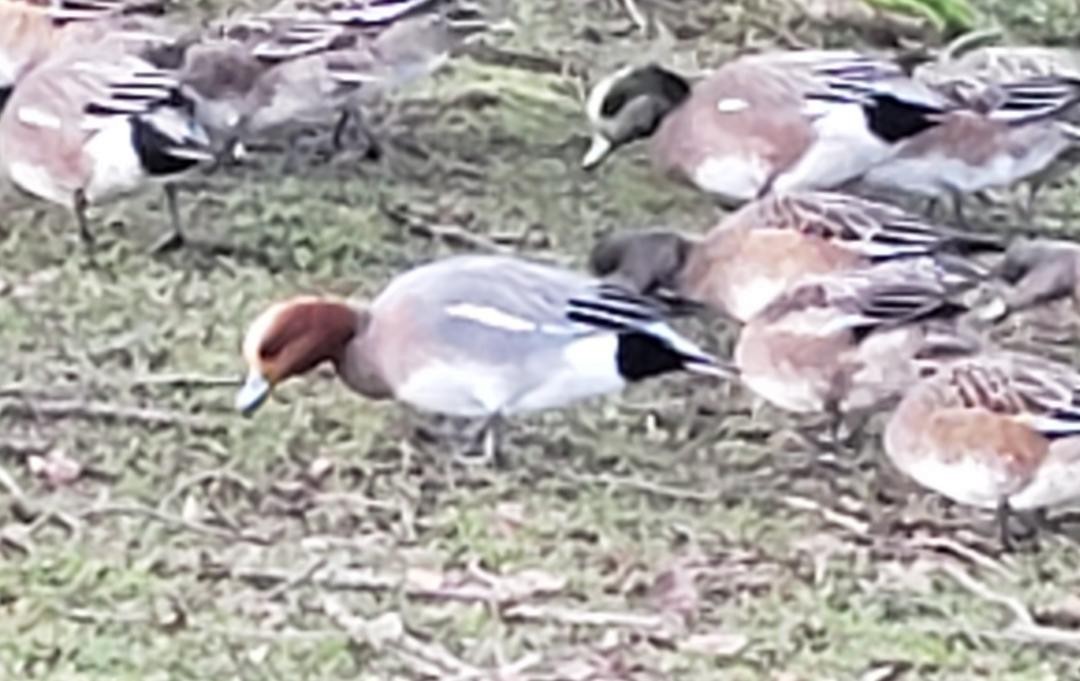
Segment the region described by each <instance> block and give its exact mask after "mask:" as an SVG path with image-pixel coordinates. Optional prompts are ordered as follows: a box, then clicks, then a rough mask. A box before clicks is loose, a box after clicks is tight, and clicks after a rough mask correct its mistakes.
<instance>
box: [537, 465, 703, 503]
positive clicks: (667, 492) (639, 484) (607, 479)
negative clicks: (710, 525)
mask: <svg viewBox="0 0 1080 681" xmlns="http://www.w3.org/2000/svg"><path fill="white" fill-rule="evenodd" d="M557 475H559V477H561V478H563V479H564V480H567V481H569V482H573V483H578V484H584V485H607V486H610V487H623V488H626V489H630V490H634V491H637V492H642V493H644V494H649V495H652V496H657V497H663V498H666V499H675V500H678V501H692V502H695V503H699V504H714V503H716V502H717V501H719V500H720V496H719V495H717V494H707V493H705V492H698V491H695V490H689V489H679V488H678V487H669V486H667V485H662V484H660V483H656V482H650V481H649V480H642V479H639V478H624V477H620V476H617V475H610V474H607V473H604V474H600V475H582V474H579V473H572V472H568V471H558V472H557Z"/></svg>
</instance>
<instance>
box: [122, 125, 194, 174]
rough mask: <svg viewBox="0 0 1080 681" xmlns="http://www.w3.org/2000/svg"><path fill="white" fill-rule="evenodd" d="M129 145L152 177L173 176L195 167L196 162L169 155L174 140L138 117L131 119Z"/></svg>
mask: <svg viewBox="0 0 1080 681" xmlns="http://www.w3.org/2000/svg"><path fill="white" fill-rule="evenodd" d="M131 144H132V146H134V147H135V153H136V154H138V156H139V162H140V163H141V164H142V167H143V169H144V170H146V172H147V173H148V174H150V175H153V176H163V175H175V174H176V173H180V172H183V171H185V170H187V169H188V168H191V167H192V166H194V165H196V164H197V163H198V160H196V159H193V158H181V157H178V156H174V155H172V154H171V153H169V150H170V149H172V148H174V147H176V140H174V139H172V138H171V137H169V136H168V135H165V134H164V133H162V132H161V131H160V130H158V129H157V128H155V127H154V126H153V125H151V124H150V123H149V122H148V121H145V120H143V119H142V118H140V117H139V116H132V117H131Z"/></svg>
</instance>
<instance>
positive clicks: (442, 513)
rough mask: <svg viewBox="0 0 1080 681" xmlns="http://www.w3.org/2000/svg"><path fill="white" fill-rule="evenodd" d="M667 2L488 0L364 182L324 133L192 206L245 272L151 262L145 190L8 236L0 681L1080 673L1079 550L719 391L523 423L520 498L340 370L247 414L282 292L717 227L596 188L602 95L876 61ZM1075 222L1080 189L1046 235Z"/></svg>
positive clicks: (246, 170) (861, 34)
mask: <svg viewBox="0 0 1080 681" xmlns="http://www.w3.org/2000/svg"><path fill="white" fill-rule="evenodd" d="M215 4H216V5H218V6H217V7H216V8H215V7H214V5H215ZM226 4H227V3H220V2H219V3H213V2H209V1H202V2H198V3H194V4H192V5H191V6H189V7H187V8H186V10H184V11H185V12H186V13H187V14H188V15H189V17H190V18H198V17H202V16H208V15H210V14H212V13H215V12H219V11H221V7H222V6H224V5H226ZM241 4H244V5H245V6H248V5H255V4H256V3H232V4H231V5H230V6H233V7H236V6H238V5H241ZM264 4H266V3H264ZM655 4H656V5H657V13H658V16H659V17H660V18H661V20H662V21H663V22H665V23H666V25H668V26H669V27H671V29H672V33H673V34H674V36H675V38H672V39H664V38H659V37H656V36H646V35H642V33H641V32H639V31H637V30H636V29H635V27H634V25H633V23H632V22H631V20H630V19H629V17H628V15H627V14H626V13H625V12H624V11H623V10H622V8H621V7H620V5H619V4H618V3H616V2H604V1H602V0H590V1H589V2H584V1H582V2H563V1H560V0H518V1H517V2H511V1H510V0H506V1H505V2H504V3H503V5H504V6H502V7H501V8H499V11H501V12H504V13H505V14H506V15H507V16H508V17H509V18H510V19H512V20H513V22H514V24H515V25H516V26H517V31H516V33H515V35H513V36H510V37H502V38H498V39H493V40H491V41H490V42H489V43H488V49H482V50H477V51H476V52H475V53H474V54H473V55H472V56H470V57H465V58H462V59H460V60H458V61H455V62H453V63H452V64H451V65H450V66H448V67H447V68H446V69H444V70H443V71H442V72H440V73H439V74H438V76H436V77H434V78H432V79H430V80H428V81H426V82H424V83H423V84H421V85H419V86H416V87H412V88H410V89H408V90H407V91H404V92H401V93H400V94H399V95H398V96H396V97H395V98H393V100H392V101H389V102H386V103H384V104H382V105H379V106H376V107H375V108H374V109H373V111H372V112H371V115H370V118H371V123H372V125H373V127H374V129H375V130H376V132H377V134H378V137H379V139H380V140H382V141H383V143H384V145H385V147H386V153H385V155H384V157H383V158H382V159H381V160H379V161H377V162H376V161H371V160H365V159H364V158H362V157H361V154H360V153H358V152H352V151H346V152H345V153H343V154H340V155H337V156H334V157H332V158H331V157H328V156H327V155H326V154H324V153H323V149H322V146H321V145H322V143H323V142H324V141H325V140H312V141H311V143H310V144H308V145H306V146H305V148H304V149H303V150H302V151H303V153H302V155H301V161H300V163H301V167H300V168H297V169H293V170H292V171H290V172H283V167H282V158H281V157H280V155H275V154H255V155H253V156H252V157H251V158H250V159H249V160H248V161H247V162H246V163H245V165H243V166H242V167H239V168H236V169H231V170H229V171H227V172H222V173H218V174H215V175H212V176H205V177H196V178H194V179H193V180H192V181H191V182H190V185H191V186H190V191H189V192H187V193H185V195H184V201H183V204H182V207H183V209H184V210H185V211H186V212H188V213H189V214H190V220H191V221H192V223H193V231H194V233H195V234H196V235H197V236H199V237H202V238H214V239H219V240H228V241H229V242H231V243H235V244H237V245H238V246H242V247H243V251H242V252H241V253H240V254H239V255H237V256H236V257H230V258H225V257H211V256H207V255H205V254H199V253H196V252H190V251H184V252H178V253H174V254H170V255H167V256H161V257H153V256H150V255H148V254H147V252H146V251H147V248H148V246H149V245H150V244H151V243H152V242H153V241H154V240H155V238H156V237H157V236H158V235H159V234H160V233H161V231H162V230H164V229H165V227H166V217H165V214H164V210H163V205H162V200H161V196H160V195H159V194H158V193H155V192H148V193H147V194H145V195H144V196H142V197H139V198H137V199H135V200H132V201H129V202H126V203H123V204H119V205H117V206H110V207H108V208H105V209H100V210H98V211H96V212H95V214H94V216H93V219H94V224H95V226H96V227H97V229H98V232H99V234H100V237H101V238H100V241H101V243H100V245H99V246H98V248H97V249H96V250H95V251H94V252H93V254H88V253H87V252H86V251H85V250H84V249H83V248H82V247H81V245H80V243H79V242H78V238H77V235H76V230H75V229H74V226H73V223H72V221H71V219H70V217H69V216H68V215H66V214H64V212H63V211H61V210H55V209H52V208H41V207H40V206H34V207H31V208H29V209H20V210H18V211H8V212H4V213H0V348H2V349H3V353H2V354H0V678H5V679H13V680H14V679H63V680H71V679H76V680H78V679H110V680H116V681H119V680H122V679H149V680H157V679H237V680H256V679H259V680H261V679H273V680H277V679H291V680H297V681H299V680H304V679H423V678H430V679H459V680H464V679H502V680H504V681H511V680H522V681H524V680H540V679H552V680H554V679H568V680H572V681H587V680H593V679H595V680H599V679H634V680H639V679H640V680H646V679H680V680H688V681H689V680H694V679H702V680H704V679H718V678H723V679H733V680H738V679H776V680H784V681H797V680H807V681H819V680H824V679H862V680H864V681H888V680H893V679H912V680H915V679H918V680H931V679H975V678H986V679H1000V680H1004V679H1016V680H1020V679H1033V680H1034V679H1040V680H1041V679H1080V662H1078V661H1077V660H1078V658H1077V654H1076V653H1077V648H1078V647H1080V550H1078V547H1077V544H1076V542H1075V541H1074V540H1073V539H1070V538H1069V536H1068V535H1067V534H1066V535H1055V534H1045V535H1042V536H1041V537H1040V539H1039V542H1038V545H1037V546H1036V547H1029V548H1026V549H1025V550H1023V551H1020V552H1018V553H1015V554H1010V555H1002V554H1001V553H1000V550H999V547H998V544H997V541H996V537H995V535H994V532H993V529H992V519H991V518H990V517H989V516H988V515H986V514H982V513H978V512H970V511H967V510H964V509H959V508H956V507H953V506H950V505H949V504H948V503H946V502H944V501H942V500H941V499H939V498H936V497H933V496H931V495H927V494H923V493H921V492H919V491H917V490H916V489H914V487H913V486H912V485H911V484H909V483H908V482H906V481H905V480H903V479H901V478H899V477H898V475H897V474H895V473H894V472H892V471H891V470H890V469H889V468H888V467H887V466H886V465H885V464H884V463H883V462H882V457H881V451H880V444H879V442H878V438H877V437H876V436H874V435H872V436H870V437H868V438H866V440H865V443H864V445H863V446H862V447H861V448H860V449H859V450H857V451H844V452H841V453H839V454H838V455H837V456H835V457H832V458H830V459H824V460H822V459H819V458H818V457H817V455H816V453H815V452H813V451H812V450H810V449H808V448H807V446H806V445H805V444H804V443H802V442H801V441H800V440H799V439H798V438H795V437H792V428H793V426H794V425H796V424H795V423H794V422H793V421H791V420H790V419H788V418H785V417H784V416H782V415H779V414H777V413H775V412H772V411H769V410H768V409H758V408H756V407H755V405H754V404H753V402H752V401H751V400H750V399H749V398H748V396H747V395H745V394H744V393H743V392H742V391H741V390H739V389H737V388H731V387H727V388H725V387H719V388H718V387H716V386H715V385H714V384H712V383H708V382H701V381H694V380H691V379H683V378H678V379H670V380H664V381H660V382H656V383H652V384H649V385H645V386H640V387H638V388H636V389H633V390H631V391H629V392H627V393H626V394H625V395H622V396H617V397H614V398H611V399H607V400H602V401H599V402H592V403H588V404H584V405H581V406H580V407H578V408H575V409H570V410H566V411H563V412H558V413H550V414H543V415H540V416H538V417H534V418H527V419H521V420H518V421H515V422H514V424H513V427H512V429H511V430H510V433H509V441H508V445H507V448H508V453H509V455H510V457H511V459H512V463H511V465H510V466H509V468H508V469H505V470H492V469H488V468H483V467H479V468H478V467H462V466H455V465H451V464H450V463H449V462H448V452H447V451H446V449H447V448H446V446H445V445H444V444H442V443H441V442H440V441H439V440H437V439H432V438H425V437H423V436H422V435H421V434H419V433H418V429H417V424H418V423H419V421H420V420H419V419H418V418H417V417H416V416H414V415H409V414H407V413H406V412H405V411H404V410H402V409H401V408H399V407H396V406H394V405H385V404H375V403H369V402H364V401H362V400H360V399H359V398H357V397H356V396H354V395H351V394H349V393H348V392H347V391H346V390H345V389H343V388H342V387H341V386H340V385H337V384H336V383H335V382H334V381H333V380H332V378H331V376H330V375H329V373H328V372H326V371H323V372H320V373H318V374H317V375H315V376H311V377H308V378H306V379H303V380H297V381H293V382H291V383H289V384H286V385H285V386H283V387H282V389H281V390H279V392H278V395H277V396H276V397H275V398H274V399H273V400H272V401H271V402H270V403H269V404H267V405H266V406H265V407H264V408H263V409H262V410H261V411H260V412H259V413H258V414H257V415H256V416H255V417H254V418H251V419H244V418H241V417H239V416H237V415H236V414H235V413H234V412H233V410H232V398H233V392H234V390H235V387H236V383H237V380H238V378H239V376H240V373H241V371H242V369H243V367H242V366H241V364H242V362H241V360H240V357H239V352H238V346H239V340H240V337H241V334H242V333H243V330H244V327H245V325H246V323H247V321H248V320H249V319H251V318H252V317H253V316H254V315H255V314H256V313H257V312H258V311H260V310H261V309H262V308H263V307H264V306H265V305H266V304H267V303H268V302H270V301H272V300H274V299H276V298H279V297H282V296H288V295H292V294H295V293H297V292H332V293H338V294H351V293H354V292H356V293H357V295H359V296H366V295H369V294H372V293H374V292H375V291H377V290H378V289H379V288H380V287H381V286H382V285H383V283H384V282H386V281H387V280H388V278H389V277H391V276H392V275H393V274H394V273H396V272H400V271H402V270H403V269H405V268H407V267H409V266H411V265H413V264H416V263H419V262H422V261H426V260H429V259H432V258H436V257H439V256H442V255H447V254H451V253H458V252H464V251H475V250H498V251H508V252H517V253H524V254H529V255H533V256H536V257H544V258H551V259H554V260H558V261H560V262H566V263H569V264H574V265H579V264H580V263H581V261H582V259H583V256H584V254H585V253H586V252H587V250H588V248H589V246H590V244H591V243H592V242H593V240H594V238H595V237H596V236H597V235H598V234H601V233H603V232H605V231H608V230H612V229H618V228H626V227H638V226H648V225H666V226H671V227H677V228H682V229H687V230H694V231H700V230H703V229H705V228H707V227H708V226H710V225H711V224H712V223H713V222H714V220H715V218H716V209H715V208H714V207H713V206H711V205H710V204H709V202H708V201H707V200H705V199H703V198H702V197H700V196H697V195H696V194H694V193H691V192H689V191H686V190H684V189H681V188H679V187H676V186H673V185H672V184H670V183H669V182H668V181H666V180H664V179H662V178H660V177H658V176H657V175H656V174H655V173H654V172H653V171H652V170H651V169H650V168H649V166H648V164H647V163H646V162H645V160H644V158H643V156H642V155H641V153H640V150H634V151H630V150H628V151H626V152H622V153H620V154H619V155H618V156H617V157H615V158H613V159H612V162H611V163H609V164H608V165H607V166H605V167H604V168H603V170H602V172H599V173H597V174H595V175H588V174H585V173H583V172H582V171H581V170H579V168H578V159H579V157H580V155H581V153H582V152H583V150H584V148H585V144H586V137H585V129H584V121H583V117H582V114H581V108H582V103H581V97H582V89H583V87H584V83H585V81H586V79H588V78H590V77H591V78H594V79H595V78H596V77H597V76H598V75H602V74H604V73H606V72H607V71H609V70H610V69H612V68H614V67H615V66H617V65H619V64H622V63H624V62H625V61H626V60H628V59H642V58H644V56H652V57H655V58H657V59H663V60H665V61H666V62H668V63H673V64H676V65H678V66H680V67H683V68H688V69H689V68H699V67H704V66H707V65H710V64H715V63H717V62H718V60H720V59H722V58H724V57H725V56H728V55H731V54H733V53H734V52H735V51H737V50H742V49H750V48H762V49H764V48H768V47H770V46H793V45H827V46H839V45H853V44H861V45H865V44H867V43H868V42H874V41H877V42H880V41H882V40H888V39H890V35H889V31H881V30H878V28H879V27H878V28H875V26H876V24H875V22H874V21H871V22H870V24H871V25H870V26H869V27H868V26H867V24H866V23H865V22H862V23H860V22H855V23H856V24H859V25H858V26H856V27H854V28H853V27H850V26H846V25H842V22H840V21H839V20H829V21H827V22H821V21H814V20H813V19H808V18H806V17H805V15H804V13H803V12H802V11H801V10H799V9H798V6H797V5H796V4H794V0H792V1H791V2H787V1H784V2H780V1H769V0H745V1H744V2H738V3H736V2H721V1H719V0H709V1H705V0H680V1H679V2H674V1H673V0H664V1H660V0H658V2H656V3H655ZM811 4H813V5H814V7H816V8H818V9H820V8H821V7H822V6H824V5H826V4H832V3H821V2H814V3H811ZM980 10H981V12H982V14H981V18H980V24H982V25H1000V26H1003V27H1004V28H1005V29H1006V30H1007V32H1008V33H1009V35H1011V36H1013V37H1014V38H1015V39H1016V40H1028V41H1030V40H1042V41H1055V42H1061V41H1064V40H1069V39H1071V40H1073V41H1074V42H1075V40H1076V32H1077V26H1078V25H1080V9H1078V8H1077V6H1076V4H1075V0H1029V1H1027V2H1024V3H1014V2H1010V1H1009V0H993V1H992V2H991V1H989V0H988V1H986V2H983V3H982V4H981V5H980ZM815 11H817V10H815ZM912 39H913V40H916V41H918V40H926V41H928V42H930V43H931V44H934V41H935V40H937V39H936V38H935V37H934V36H933V35H932V34H930V33H924V34H922V35H921V36H920V34H918V33H916V35H915V37H914V38H912ZM1078 207H1080V190H1078V189H1077V184H1076V178H1075V177H1073V178H1071V179H1069V180H1067V181H1065V182H1063V183H1062V184H1060V185H1059V186H1055V187H1054V188H1052V189H1051V190H1049V191H1048V192H1047V196H1046V197H1045V201H1044V204H1043V208H1044V210H1043V212H1042V213H1041V214H1040V219H1039V223H1038V225H1037V227H1038V228H1039V229H1043V230H1066V229H1068V228H1069V227H1068V226H1069V223H1070V220H1071V219H1072V217H1073V216H1075V215H1076V211H1077V209H1078ZM995 211H996V212H993V214H991V213H988V214H987V215H988V216H989V217H988V218H987V219H988V221H989V222H990V223H991V227H992V228H1010V227H1013V226H1014V225H1016V224H1018V223H1017V220H1018V218H1017V217H1016V216H1015V215H1014V214H1012V213H1010V212H1008V211H1006V212H1004V213H1002V212H1000V211H998V210H997V209H995ZM994 216H996V217H994ZM991 218H992V219H991ZM689 330H690V331H691V332H695V333H702V332H704V331H705V329H704V327H700V328H694V327H692V326H691V327H690V329H689ZM725 334H726V332H725V330H723V329H721V330H720V334H719V336H720V340H719V341H718V345H719V346H720V347H723V345H724V343H725V342H726V341H725V338H724V336H725Z"/></svg>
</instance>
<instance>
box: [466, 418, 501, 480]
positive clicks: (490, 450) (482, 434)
mask: <svg viewBox="0 0 1080 681" xmlns="http://www.w3.org/2000/svg"><path fill="white" fill-rule="evenodd" d="M501 445H502V414H499V413H497V412H496V413H495V414H492V415H491V416H489V417H487V418H486V419H484V421H483V422H482V423H481V424H480V425H479V427H478V428H477V429H476V430H475V431H474V432H473V433H472V435H471V436H469V437H468V438H467V439H466V441H465V444H464V446H463V447H461V448H459V450H458V452H457V456H456V458H457V459H458V461H460V462H461V463H463V464H465V465H469V466H475V465H493V466H495V467H503V466H505V465H506V460H505V458H504V457H503V454H502V452H501ZM477 450H479V452H480V455H479V456H477V455H476V454H475V453H474V452H476V451H477Z"/></svg>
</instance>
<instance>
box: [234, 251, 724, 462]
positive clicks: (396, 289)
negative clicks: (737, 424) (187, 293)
mask: <svg viewBox="0 0 1080 681" xmlns="http://www.w3.org/2000/svg"><path fill="white" fill-rule="evenodd" d="M243 355H244V359H245V361H246V362H247V366H248V377H247V380H246V382H245V384H244V387H243V388H242V389H241V390H240V392H239V393H238V395H237V398H236V406H237V408H238V409H239V410H241V411H242V412H244V413H251V412H253V411H255V409H257V408H258V407H259V406H260V405H261V404H262V403H263V401H264V400H265V399H266V398H267V396H269V394H270V392H271V391H272V390H273V388H274V387H275V386H276V385H277V384H279V383H281V382H282V381H284V380H286V379H288V378H289V377H291V376H296V375H299V374H303V373H305V372H307V371H310V370H311V369H314V368H315V367H316V366H318V365H320V364H322V363H323V362H329V363H332V364H333V365H334V368H335V369H336V371H337V374H338V376H339V377H340V378H341V379H342V380H343V381H344V382H345V384H346V385H347V386H349V387H350V388H352V389H353V390H355V391H356V392H358V393H360V394H361V395H364V396H366V397H369V398H372V399H393V400H396V401H398V402H402V403H405V404H408V405H410V406H413V407H415V408H417V409H420V410H422V411H427V412H434V413H437V414H444V415H449V416H458V417H468V418H472V419H478V420H480V421H481V422H482V426H481V429H480V433H481V435H482V436H483V439H484V451H485V453H486V454H487V455H488V456H489V457H494V456H495V455H496V452H497V450H498V442H497V440H498V427H499V424H500V421H501V419H502V418H503V417H504V416H509V415H513V414H517V413H522V412H530V411H538V410H544V409H551V408H556V407H561V406H564V405H567V404H570V403H572V402H574V401H577V400H580V399H584V398H588V397H593V396H598V395H603V394H606V393H611V392H615V391H618V390H621V389H622V388H623V387H625V386H626V385H627V384H628V383H631V382H634V381H639V380H643V379H646V378H650V377H653V376H658V375H661V374H665V373H669V372H673V371H679V370H685V371H689V372H693V373H701V374H707V375H710V376H726V375H728V371H727V370H726V369H725V368H724V367H722V366H720V365H719V364H718V363H717V362H716V360H715V359H714V358H712V357H711V356H709V355H708V354H707V353H705V352H704V351H703V350H701V349H700V348H698V347H697V346H696V345H695V344H694V343H692V342H691V341H689V340H687V339H685V338H684V337H682V336H680V335H679V334H678V333H676V332H675V331H674V330H673V329H672V328H671V327H670V326H669V325H668V323H667V322H666V321H665V319H664V315H663V311H662V310H660V309H659V308H658V307H657V306H656V305H655V303H653V302H652V301H650V300H648V299H645V298H641V297H639V296H637V295H634V294H632V293H629V292H626V291H623V290H621V289H617V288H614V287H611V286H610V285H605V284H602V283H601V282H599V281H597V280H594V279H591V278H589V277H586V276H583V275H579V274H576V273H574V272H571V271H568V270H564V269H560V268H556V267H552V266H548V265H543V264H538V263H533V262H529V261H525V260H520V259H516V258H510V257H501V256H479V255H477V256H459V257H454V258H447V259H444V260H440V261H437V262H434V263H431V264H428V265H423V266H420V267H417V268H415V269H413V270H411V271H409V272H406V273H405V274H402V275H401V276H399V277H397V278H395V279H394V280H393V281H391V282H390V284H389V285H388V286H387V287H386V288H385V289H384V290H383V291H382V293H380V294H379V295H378V296H377V297H376V298H375V299H374V300H373V301H372V302H371V304H370V306H367V307H361V306H359V305H356V304H353V303H350V302H345V301H340V300H332V299H324V298H312V297H304V298H296V299H292V300H286V301H284V302H281V303H278V304H276V305H273V306H272V307H270V308H269V309H267V310H266V311H265V312H263V313H262V314H261V315H259V316H258V317H257V318H256V319H255V321H254V322H253V323H252V324H251V326H250V327H249V329H248V332H247V334H246V336H245V338H244V342H243Z"/></svg>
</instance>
